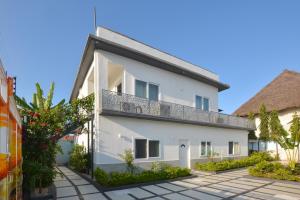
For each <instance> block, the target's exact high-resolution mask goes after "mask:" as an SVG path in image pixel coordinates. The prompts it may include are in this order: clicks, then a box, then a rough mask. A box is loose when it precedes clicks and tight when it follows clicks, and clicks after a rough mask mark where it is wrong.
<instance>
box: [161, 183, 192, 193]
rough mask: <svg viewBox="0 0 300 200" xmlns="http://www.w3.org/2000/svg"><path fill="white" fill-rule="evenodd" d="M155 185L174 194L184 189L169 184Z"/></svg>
mask: <svg viewBox="0 0 300 200" xmlns="http://www.w3.org/2000/svg"><path fill="white" fill-rule="evenodd" d="M157 185H158V186H160V187H163V188H166V189H168V190H172V191H174V192H178V191H182V190H185V189H186V188H184V187H180V186H177V185H174V184H170V183H160V184H157Z"/></svg>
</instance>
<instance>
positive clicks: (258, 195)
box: [244, 192, 282, 200]
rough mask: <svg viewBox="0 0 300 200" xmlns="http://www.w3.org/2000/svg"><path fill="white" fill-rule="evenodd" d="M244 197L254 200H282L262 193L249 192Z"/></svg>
mask: <svg viewBox="0 0 300 200" xmlns="http://www.w3.org/2000/svg"><path fill="white" fill-rule="evenodd" d="M244 196H247V197H253V198H256V199H264V200H269V199H272V200H282V199H280V198H276V197H274V196H273V195H272V194H264V193H261V192H248V193H246V194H244Z"/></svg>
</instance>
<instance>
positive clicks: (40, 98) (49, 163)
mask: <svg viewBox="0 0 300 200" xmlns="http://www.w3.org/2000/svg"><path fill="white" fill-rule="evenodd" d="M53 95H54V83H52V84H51V87H50V91H49V93H48V94H47V95H46V97H44V92H43V90H42V89H41V87H40V85H39V84H38V83H37V84H36V92H35V93H34V94H33V97H32V102H30V103H27V102H26V100H25V99H24V98H20V97H18V96H15V99H16V102H17V105H18V109H19V112H20V114H21V116H22V118H23V119H24V120H23V127H22V129H23V141H22V142H23V143H22V150H23V152H22V153H23V159H24V162H23V175H24V180H23V185H24V187H26V189H28V190H31V189H33V188H34V187H40V189H41V187H46V186H49V185H51V184H52V182H53V179H54V177H55V173H56V171H55V157H56V154H57V153H58V152H60V151H61V149H60V147H59V145H57V141H58V140H59V139H60V138H61V137H63V136H65V135H66V134H69V133H70V132H71V131H73V130H74V129H76V128H79V129H83V125H84V123H85V122H86V121H87V120H89V115H90V112H91V111H92V110H93V101H94V96H93V95H90V96H88V97H86V98H84V99H80V100H74V101H72V102H71V103H67V104H66V103H65V100H62V101H60V102H59V103H58V104H56V105H54V106H53V102H52V100H53Z"/></svg>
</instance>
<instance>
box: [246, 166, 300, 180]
mask: <svg viewBox="0 0 300 200" xmlns="http://www.w3.org/2000/svg"><path fill="white" fill-rule="evenodd" d="M299 168H300V167H298V168H297V170H294V171H292V170H291V169H289V168H288V167H285V166H283V165H282V164H281V163H278V162H276V163H271V162H267V161H262V162H260V163H258V164H257V165H255V166H253V167H250V168H249V170H248V171H249V174H250V175H252V176H257V177H264V178H272V179H279V180H289V181H298V182H300V177H299ZM297 175H298V176H297Z"/></svg>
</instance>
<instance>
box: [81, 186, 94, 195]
mask: <svg viewBox="0 0 300 200" xmlns="http://www.w3.org/2000/svg"><path fill="white" fill-rule="evenodd" d="M78 190H79V192H80V193H81V194H90V193H97V192H99V190H98V189H97V188H95V186H93V185H80V186H78Z"/></svg>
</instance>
